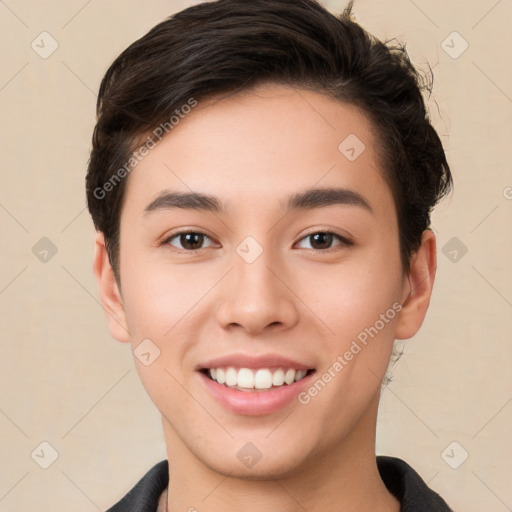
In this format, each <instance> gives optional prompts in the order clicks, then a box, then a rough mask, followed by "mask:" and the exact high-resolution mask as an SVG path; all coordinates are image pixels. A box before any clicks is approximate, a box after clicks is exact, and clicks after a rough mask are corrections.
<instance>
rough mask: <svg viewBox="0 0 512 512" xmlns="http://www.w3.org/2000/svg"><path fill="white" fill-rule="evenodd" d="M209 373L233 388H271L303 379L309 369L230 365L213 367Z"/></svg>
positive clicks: (213, 378) (213, 377) (220, 382)
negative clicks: (254, 368)
mask: <svg viewBox="0 0 512 512" xmlns="http://www.w3.org/2000/svg"><path fill="white" fill-rule="evenodd" d="M209 373H210V377H211V378H212V380H214V381H216V382H218V383H219V384H225V385H226V386H228V387H231V388H236V387H239V388H244V389H270V388H271V387H272V386H274V387H279V386H282V385H284V384H287V385H290V384H293V383H294V382H297V381H299V380H301V379H303V378H304V377H305V376H306V374H307V370H295V369H293V368H289V369H286V370H284V369H283V368H278V369H277V370H275V371H271V370H270V369H269V368H260V369H258V370H251V369H249V368H239V369H236V368H234V367H232V366H230V367H228V368H211V369H210V371H209Z"/></svg>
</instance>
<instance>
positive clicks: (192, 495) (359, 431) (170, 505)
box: [162, 397, 400, 512]
mask: <svg viewBox="0 0 512 512" xmlns="http://www.w3.org/2000/svg"><path fill="white" fill-rule="evenodd" d="M377 407H378V397H376V401H375V403H374V404H373V406H372V407H371V408H370V409H372V410H368V411H366V412H365V413H364V414H363V416H362V417H361V419H360V420H359V422H358V424H357V425H356V426H355V427H354V428H353V429H352V431H351V432H350V434H349V435H348V436H347V437H346V438H344V439H343V441H342V442H340V443H339V444H338V445H336V446H330V447H329V449H328V450H325V451H324V452H322V453H315V454H314V455H313V456H310V457H308V458H307V460H303V461H301V463H299V464H297V466H296V468H295V469H294V470H293V472H291V473H289V474H287V475H285V476H282V475H281V476H280V475H277V476H275V475H272V471H269V472H268V473H267V475H268V477H267V478H265V479H258V480H248V479H245V478H244V479H242V478H234V477H232V476H230V473H229V472H227V474H222V473H219V472H217V471H214V470H212V469H211V468H210V467H208V466H206V465H205V464H203V463H202V462H201V461H200V460H198V458H197V457H196V456H195V455H194V454H192V453H191V452H190V451H189V450H188V449H187V447H186V446H185V445H184V444H183V443H182V442H181V440H180V439H179V438H178V436H177V435H176V432H175V431H174V430H173V429H172V427H171V426H170V425H169V424H168V423H167V422H166V421H165V420H163V427H164V435H165V440H166V445H167V457H168V460H169V487H168V490H167V495H166V496H162V500H164V499H165V498H166V499H167V510H168V512H177V511H190V512H194V511H197V510H205V511H208V512H229V511H236V510H244V511H245V512H261V510H280V511H283V512H299V511H303V510H307V511H308V512H320V511H322V512H323V511H325V510H337V511H339V512H346V511H353V510H358V511H359V512H370V511H374V510H379V511H380V512H399V509H400V504H399V502H398V501H397V499H396V498H395V497H394V496H393V495H392V494H391V493H390V492H389V491H388V490H387V488H386V486H385V485H384V483H383V481H382V479H381V478H380V475H379V472H378V468H377V463H376V457H375V448H374V447H375V428H376V416H377V414H376V413H377ZM164 510H165V509H164Z"/></svg>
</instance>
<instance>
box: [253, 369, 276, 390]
mask: <svg viewBox="0 0 512 512" xmlns="http://www.w3.org/2000/svg"><path fill="white" fill-rule="evenodd" d="M254 387H255V388H256V389H270V388H271V387H272V372H271V371H270V370H258V371H257V372H256V374H255V375H254Z"/></svg>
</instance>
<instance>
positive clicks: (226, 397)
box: [199, 372, 314, 416]
mask: <svg viewBox="0 0 512 512" xmlns="http://www.w3.org/2000/svg"><path fill="white" fill-rule="evenodd" d="M199 375H200V376H201V378H202V380H203V382H204V384H205V386H206V387H207V389H208V391H209V392H210V393H211V394H212V395H213V397H214V398H215V399H216V400H217V401H218V402H219V403H220V404H221V405H222V406H223V407H225V408H226V409H229V410H230V411H233V412H235V413H237V414H245V415H247V416H263V415H265V414H272V413H274V412H277V411H279V410H281V409H283V408H284V407H286V406H287V405H288V404H290V403H291V402H292V401H293V400H294V399H296V398H297V395H298V394H299V393H300V392H301V391H302V390H303V389H304V388H305V387H307V386H308V384H309V380H310V378H311V377H312V375H314V373H311V374H309V375H307V376H306V377H304V378H302V379H301V380H299V381H297V382H294V383H293V384H285V385H283V386H281V387H278V388H270V389H269V390H267V391H262V390H257V391H238V390H237V389H232V388H228V387H227V386H224V385H223V384H219V383H218V382H216V381H214V380H212V379H210V378H208V377H207V376H206V375H205V374H204V373H201V372H199Z"/></svg>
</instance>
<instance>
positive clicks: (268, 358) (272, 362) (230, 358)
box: [196, 353, 313, 370]
mask: <svg viewBox="0 0 512 512" xmlns="http://www.w3.org/2000/svg"><path fill="white" fill-rule="evenodd" d="M230 366H231V367H233V368H250V369H253V370H254V369H258V368H293V369H294V370H311V369H313V366H311V365H308V364H303V363H299V362H298V361H294V360H293V359H290V358H288V357H283V356H280V355H278V354H264V355H260V356H251V355H249V354H240V353H239V354H229V355H225V356H222V357H217V358H215V359H210V360H208V361H205V362H204V363H201V364H199V365H198V366H197V368H196V369H197V370H204V369H210V368H228V367H230Z"/></svg>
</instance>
